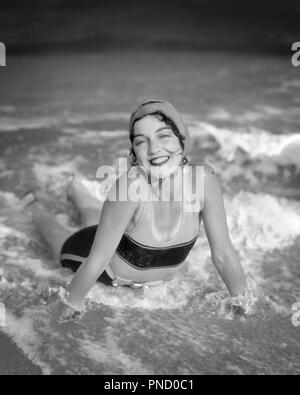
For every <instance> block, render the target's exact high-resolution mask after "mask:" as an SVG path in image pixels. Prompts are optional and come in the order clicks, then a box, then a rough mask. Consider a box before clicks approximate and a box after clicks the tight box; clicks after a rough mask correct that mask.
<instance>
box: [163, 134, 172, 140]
mask: <svg viewBox="0 0 300 395" xmlns="http://www.w3.org/2000/svg"><path fill="white" fill-rule="evenodd" d="M169 137H171V136H170V135H169V134H162V135H161V136H160V138H161V139H163V138H169Z"/></svg>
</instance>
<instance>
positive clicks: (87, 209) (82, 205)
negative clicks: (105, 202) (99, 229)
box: [68, 177, 102, 228]
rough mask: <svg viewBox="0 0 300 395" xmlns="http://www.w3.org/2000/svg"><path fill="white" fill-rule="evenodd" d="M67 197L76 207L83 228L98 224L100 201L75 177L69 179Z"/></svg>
mask: <svg viewBox="0 0 300 395" xmlns="http://www.w3.org/2000/svg"><path fill="white" fill-rule="evenodd" d="M68 197H69V198H70V199H71V200H72V202H73V203H74V205H75V206H76V208H77V209H78V211H79V213H80V216H81V219H82V226H83V227H84V228H86V227H89V226H93V225H98V223H99V220H100V214H101V206H102V203H101V202H100V201H99V200H98V199H96V198H95V197H93V196H92V195H91V194H90V192H89V191H88V189H87V188H86V187H85V186H84V185H83V184H82V183H81V182H80V181H79V180H78V179H77V178H76V177H74V178H73V179H72V180H71V181H70V185H69V188H68Z"/></svg>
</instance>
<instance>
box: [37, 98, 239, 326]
mask: <svg viewBox="0 0 300 395" xmlns="http://www.w3.org/2000/svg"><path fill="white" fill-rule="evenodd" d="M130 141H131V154H132V159H133V160H132V167H131V168H130V169H129V170H128V171H127V172H125V173H124V174H123V175H122V176H121V177H120V178H119V179H118V180H117V181H116V182H115V186H114V187H115V190H117V191H120V188H121V183H122V178H124V177H126V178H127V181H128V182H127V191H126V192H128V195H127V196H129V195H130V193H129V192H130V191H131V192H132V190H135V191H136V190H137V189H136V188H135V187H136V185H135V183H136V179H134V178H133V177H132V172H133V171H135V174H137V173H138V174H139V175H140V178H139V182H142V184H140V186H141V185H142V188H144V189H145V187H148V191H150V196H151V198H150V199H149V195H147V196H148V198H147V199H131V198H128V199H120V198H118V199H110V197H111V194H108V196H107V199H106V200H105V202H104V204H103V208H102V210H100V203H99V201H98V200H96V199H94V198H93V197H92V196H91V195H90V194H89V193H88V191H87V190H86V189H85V188H84V187H83V186H82V185H81V184H80V182H78V180H76V179H73V181H72V182H71V184H70V187H69V196H70V197H71V198H72V200H73V202H74V203H75V205H76V206H77V208H78V209H79V211H80V213H81V215H82V219H83V225H84V227H83V229H82V230H81V231H79V232H78V233H76V234H75V235H70V234H69V233H68V232H67V231H66V230H65V229H63V228H62V227H61V225H59V224H58V223H57V221H56V220H55V219H53V217H52V216H51V215H50V214H48V213H47V212H46V211H45V209H44V207H43V206H42V205H41V203H40V202H39V201H38V200H39V199H38V196H37V194H35V195H33V194H31V198H32V201H31V203H32V206H31V207H32V211H33V221H34V223H35V224H36V226H37V227H38V228H39V230H40V231H41V233H42V235H43V236H44V238H45V239H46V241H48V243H49V244H50V246H51V247H52V249H53V252H54V253H55V256H56V257H57V258H60V260H61V263H62V265H63V266H65V267H70V268H72V269H73V270H75V271H76V270H77V269H78V270H77V273H76V275H75V276H74V278H73V281H72V282H71V284H70V285H69V287H68V290H67V292H66V294H65V295H63V297H62V302H63V303H62V305H61V319H63V320H64V319H69V318H71V317H74V316H76V315H77V314H78V311H80V309H81V307H80V306H81V303H82V301H83V299H84V297H85V296H86V295H87V293H88V292H89V291H90V289H91V288H92V286H93V285H94V284H95V283H96V281H97V279H98V281H102V282H104V283H106V284H112V285H130V286H133V287H138V286H143V285H145V284H146V285H147V284H151V283H153V282H154V283H157V281H164V280H168V279H170V278H173V277H174V276H176V275H177V274H178V273H179V272H180V271H182V270H183V269H184V268H185V267H186V257H187V256H188V253H189V252H190V250H191V249H192V248H193V246H194V244H195V242H196V240H197V237H198V234H199V226H200V224H201V220H203V224H204V228H205V232H206V235H207V238H208V241H209V244H210V248H211V255H212V260H213V263H214V265H215V267H216V268H217V270H218V272H219V274H220V276H221V277H222V279H223V281H224V283H225V284H226V286H227V288H228V290H229V292H230V295H231V296H232V297H236V296H242V295H243V294H244V292H245V288H246V279H245V276H244V274H243V270H242V267H241V265H240V262H239V258H238V255H237V253H236V252H235V250H234V248H233V246H232V243H231V240H230V237H229V232H228V226H227V221H226V214H225V209H224V203H223V196H222V191H221V186H220V183H219V180H218V177H217V176H216V174H215V172H214V170H213V169H212V167H210V166H209V165H204V166H202V169H203V171H202V172H200V175H199V174H198V173H195V172H194V173H195V174H196V175H193V176H192V177H189V178H188V179H187V178H186V177H183V174H186V173H185V170H186V169H187V162H188V160H187V155H188V153H189V149H190V137H189V132H188V129H187V127H186V125H185V124H184V122H183V120H182V118H181V116H180V115H179V113H178V112H177V110H176V109H175V108H174V107H173V106H172V105H171V104H169V103H167V102H165V101H162V100H149V101H146V102H144V103H142V104H141V105H140V106H139V107H138V108H137V110H136V111H135V112H134V113H133V114H132V116H131V120H130ZM193 168H195V167H193ZM200 178H202V179H200ZM186 182H187V183H186ZM196 183H198V185H200V186H201V185H202V189H201V193H200V195H201V196H200V195H199V196H198V199H197V203H198V204H196V205H194V206H193V209H192V210H191V209H190V210H186V209H185V208H186V206H185V204H183V202H185V198H183V199H177V198H178V196H181V197H182V196H183V195H185V192H186V191H187V190H189V191H191V190H193V187H194V186H195V184H196ZM112 189H113V188H112ZM166 191H168V193H166ZM117 195H118V194H117ZM167 195H168V197H167V198H166V196H167ZM118 196H119V195H118ZM153 197H154V198H153ZM29 200H30V197H29ZM100 211H101V213H100Z"/></svg>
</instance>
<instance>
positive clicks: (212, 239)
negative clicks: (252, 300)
mask: <svg viewBox="0 0 300 395" xmlns="http://www.w3.org/2000/svg"><path fill="white" fill-rule="evenodd" d="M204 188H205V192H204V208H203V211H202V218H203V224H204V229H205V232H206V235H207V238H208V242H209V245H210V249H211V256H212V260H213V263H214V265H215V267H216V269H217V270H218V272H219V274H220V276H221V277H222V279H223V281H224V283H225V285H226V286H227V288H228V290H229V292H230V295H231V296H239V295H243V293H244V292H245V289H246V278H245V275H244V272H243V269H242V266H241V264H240V260H239V257H238V254H237V252H236V251H235V249H234V247H233V245H232V242H231V240H230V236H229V230H228V225H227V219H226V213H225V207H224V200H223V193H222V189H221V185H220V181H219V179H218V176H217V175H216V174H215V171H214V169H213V168H212V167H211V166H209V165H205V169H204Z"/></svg>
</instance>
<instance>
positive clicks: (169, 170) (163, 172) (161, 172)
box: [150, 165, 179, 179]
mask: <svg viewBox="0 0 300 395" xmlns="http://www.w3.org/2000/svg"><path fill="white" fill-rule="evenodd" d="M178 169H179V165H162V166H151V168H150V173H151V176H152V177H153V178H156V179H165V178H168V177H170V176H171V175H172V174H175V173H176V172H177V171H178Z"/></svg>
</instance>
